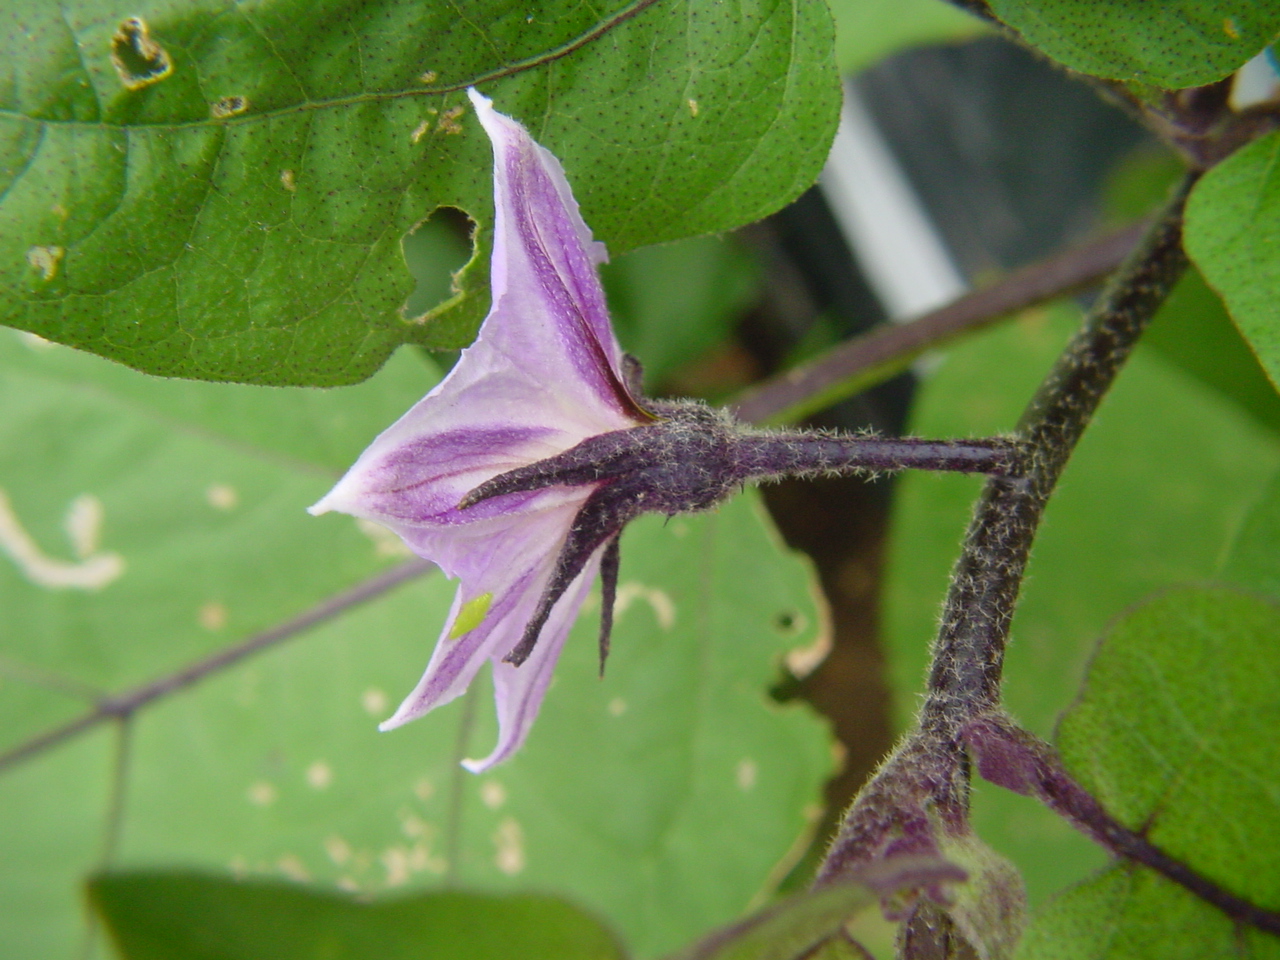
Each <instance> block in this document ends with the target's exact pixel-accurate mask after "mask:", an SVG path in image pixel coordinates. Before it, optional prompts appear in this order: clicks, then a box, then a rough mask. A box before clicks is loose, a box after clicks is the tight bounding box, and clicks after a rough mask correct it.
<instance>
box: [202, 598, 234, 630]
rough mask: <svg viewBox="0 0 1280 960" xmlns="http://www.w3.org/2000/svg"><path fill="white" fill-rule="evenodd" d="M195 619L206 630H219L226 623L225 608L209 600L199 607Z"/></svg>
mask: <svg viewBox="0 0 1280 960" xmlns="http://www.w3.org/2000/svg"><path fill="white" fill-rule="evenodd" d="M196 619H197V620H199V621H200V626H202V627H204V628H205V629H206V630H221V629H222V628H223V627H225V626H226V625H227V608H226V607H224V606H223V605H222V604H220V603H218V602H217V601H210V602H209V603H206V604H205V605H204V606H203V607H201V608H200V612H199V613H198V614H197V615H196Z"/></svg>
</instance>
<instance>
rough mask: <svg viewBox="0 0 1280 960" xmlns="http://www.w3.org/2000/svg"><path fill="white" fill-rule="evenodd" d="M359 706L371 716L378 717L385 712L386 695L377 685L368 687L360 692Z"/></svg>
mask: <svg viewBox="0 0 1280 960" xmlns="http://www.w3.org/2000/svg"><path fill="white" fill-rule="evenodd" d="M360 706H362V707H364V712H365V713H367V714H369V716H371V717H380V716H382V715H383V714H384V713H386V712H387V695H386V694H385V693H383V692H382V691H381V690H379V689H378V688H377V687H370V688H369V689H368V690H366V691H365V692H364V693H362V694H360Z"/></svg>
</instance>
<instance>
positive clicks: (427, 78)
mask: <svg viewBox="0 0 1280 960" xmlns="http://www.w3.org/2000/svg"><path fill="white" fill-rule="evenodd" d="M439 77H440V74H438V73H436V72H435V71H434V70H428V71H427V72H426V73H424V74H423V75H422V76H420V77H419V78H418V79H419V80H421V81H422V82H423V83H435V82H436V80H437V79H439Z"/></svg>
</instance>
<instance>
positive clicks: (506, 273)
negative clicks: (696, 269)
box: [311, 90, 1017, 773]
mask: <svg viewBox="0 0 1280 960" xmlns="http://www.w3.org/2000/svg"><path fill="white" fill-rule="evenodd" d="M469 95H470V97H471V102H472V104H474V106H475V110H476V114H477V116H478V117H479V120H480V123H481V125H482V126H483V127H484V130H485V132H486V133H487V134H488V136H489V139H490V141H491V142H492V145H493V155H494V240H493V261H492V269H491V276H492V308H491V309H490V311H489V315H488V316H487V317H486V318H485V321H484V324H483V325H482V327H481V329H480V333H479V336H478V337H477V338H476V341H475V343H474V344H473V345H472V346H471V347H469V348H468V349H466V350H464V351H463V353H462V357H461V359H460V360H459V361H458V363H457V364H456V365H455V366H454V368H453V370H452V371H451V372H450V374H449V375H448V376H447V377H446V378H445V379H444V380H443V381H442V382H441V383H440V384H439V385H438V386H437V387H436V388H435V389H434V390H432V391H431V392H430V393H429V394H427V396H426V397H424V398H423V399H422V400H421V401H419V402H418V403H417V404H416V405H415V406H414V407H413V408H412V409H410V410H409V412H408V413H406V414H405V415H404V416H403V417H401V418H400V419H399V420H398V421H397V422H396V423H394V424H393V425H392V426H391V427H390V428H388V429H387V430H386V431H385V432H384V433H383V434H382V435H381V436H379V437H378V438H377V439H376V440H374V442H373V443H372V444H371V445H370V446H369V448H368V449H367V450H366V451H365V452H364V453H363V454H362V455H361V456H360V459H359V460H357V461H356V463H355V465H354V466H353V467H352V468H351V469H350V470H349V471H348V472H347V474H346V476H344V477H343V478H342V480H340V481H339V482H338V484H337V486H335V487H334V488H333V490H331V491H330V492H329V494H328V495H327V496H325V497H324V498H323V499H322V500H321V501H320V502H319V503H317V504H315V506H313V507H311V513H313V514H321V513H326V512H328V511H330V510H338V511H341V512H343V513H349V514H352V515H354V516H357V517H363V518H366V519H369V520H373V521H376V522H378V523H381V524H384V525H385V526H387V527H389V528H391V529H392V530H394V531H395V532H396V533H397V534H399V535H400V536H401V537H402V538H403V539H404V541H405V543H407V544H408V545H409V547H410V548H412V549H413V551H414V552H415V553H417V554H418V555H420V556H422V557H425V558H426V559H429V560H432V561H434V562H435V563H437V564H438V565H439V566H440V568H441V569H442V570H443V571H444V572H445V573H446V574H447V575H448V576H450V577H456V578H458V579H459V580H460V581H461V582H460V586H459V588H458V592H457V595H456V596H455V597H454V601H453V607H452V609H451V610H450V613H449V617H448V619H447V620H446V622H445V625H444V628H443V630H442V632H441V636H440V639H439V641H438V642H437V644H436V649H435V652H434V653H433V654H432V656H431V660H430V662H429V663H428V664H427V669H426V672H425V673H424V674H423V676H422V679H421V680H420V681H419V682H418V685H417V686H416V687H415V688H414V690H413V692H412V693H410V694H409V696H408V697H406V698H405V700H404V702H403V703H402V704H401V705H400V707H399V709H397V710H396V712H395V713H394V714H393V715H392V716H391V717H390V719H388V720H386V721H385V722H384V723H382V724H381V727H380V729H382V730H390V729H392V728H394V727H398V726H400V725H402V724H404V723H407V722H409V721H410V720H413V719H416V718H418V717H420V716H422V715H423V714H425V713H427V712H428V711H430V710H432V709H434V708H435V707H438V706H440V705H441V704H444V703H447V702H449V701H450V700H452V699H454V698H455V697H457V696H459V695H460V694H461V693H462V692H463V691H464V690H465V689H466V688H467V686H468V684H470V683H471V680H472V679H473V678H474V677H475V675H476V673H477V672H478V671H479V669H480V667H481V666H482V665H483V664H484V663H485V661H490V662H492V663H493V682H494V688H495V696H496V701H497V711H498V743H497V745H496V747H495V748H494V750H493V752H492V753H490V754H489V756H487V757H485V758H484V759H481V760H467V761H464V763H465V766H466V767H467V768H468V769H469V770H471V771H473V772H476V773H478V772H481V771H483V770H487V769H488V768H490V767H492V766H493V765H495V764H497V763H500V762H502V761H503V760H506V759H508V758H509V757H510V756H511V755H512V754H513V753H514V752H515V751H516V750H517V749H518V748H519V747H520V745H521V743H523V741H524V739H525V737H526V736H527V734H528V732H529V728H530V726H531V725H532V723H533V720H534V717H535V716H536V715H537V712H538V708H539V706H540V705H541V703H542V698H543V695H544V694H545V693H546V690H547V686H548V684H549V683H550V680H551V672H552V670H553V668H554V666H555V663H556V660H557V658H558V657H559V655H560V650H561V647H562V646H563V645H564V641H565V637H566V635H567V634H568V632H569V628H570V627H571V626H572V625H573V622H574V620H575V619H576V618H577V615H578V612H579V610H580V609H581V607H582V603H583V601H584V600H585V599H586V596H587V593H588V591H589V589H590V587H591V584H592V582H593V581H594V580H595V577H596V574H597V573H600V574H601V575H602V591H603V606H602V612H601V626H600V656H601V667H602V668H603V663H604V658H605V656H606V655H607V653H608V645H609V633H610V628H611V624H612V616H613V601H614V597H615V594H616V587H617V581H618V567H619V552H618V539H619V536H620V534H621V532H622V528H623V527H624V526H625V525H626V523H627V522H628V521H630V520H632V519H634V518H635V517H637V516H639V515H640V514H642V513H662V514H666V515H668V516H670V515H674V514H677V513H685V512H690V511H698V510H706V509H708V508H711V507H713V506H714V505H715V504H717V503H718V502H720V501H721V500H723V499H725V498H726V497H728V496H729V494H730V493H732V492H733V491H734V490H735V489H736V488H737V487H739V486H740V485H742V484H743V483H745V482H747V481H753V480H766V479H774V478H780V477H784V476H804V475H813V474H821V473H851V472H873V471H879V470H896V469H901V468H903V467H908V466H920V467H925V468H930V469H949V470H963V471H969V472H986V473H1004V472H1008V471H1009V470H1010V469H1012V466H1013V464H1014V462H1015V460H1016V456H1015V455H1016V452H1017V451H1016V448H1015V447H1014V446H1013V445H1012V444H1011V443H1009V442H1008V441H1003V440H986V441H966V442H955V441H925V440H916V439H882V438H876V437H847V436H837V435H832V434H826V433H803V432H793V433H765V432H761V431H756V430H751V429H750V428H747V427H745V426H743V425H741V424H739V423H736V422H735V421H733V420H732V418H731V417H730V416H729V415H728V414H726V413H724V412H721V411H718V410H713V409H711V408H710V407H707V406H705V405H704V404H701V403H697V402H694V401H668V400H652V399H648V398H645V397H644V396H643V394H642V392H641V389H640V376H639V364H638V363H637V362H636V361H634V360H633V359H631V358H630V357H627V356H626V355H624V354H623V352H622V350H621V348H620V347H619V346H618V343H617V341H616V340H615V339H614V335H613V331H612V329H611V326H610V322H609V313H608V310H607V308H606V306H605V300H604V293H603V291H602V289H601V286H600V280H599V277H598V275H597V266H598V265H599V264H600V263H602V262H604V261H605V259H606V253H605V249H604V245H603V244H600V243H597V242H596V241H594V240H593V239H592V236H591V231H590V230H589V229H588V228H587V226H586V224H585V223H584V222H583V221H582V218H581V216H580V215H579V213H578V205H577V202H576V201H575V200H574V198H573V194H572V193H571V191H570V189H569V184H568V182H567V181H566V180H565V177H564V173H563V171H562V170H561V167H560V164H559V162H558V161H557V160H556V158H555V157H553V156H552V155H551V154H550V153H549V152H548V151H547V150H545V149H544V148H542V147H541V146H539V145H538V144H537V143H535V142H534V141H533V140H532V139H531V138H530V136H529V134H528V132H527V131H526V130H525V129H524V127H522V126H521V125H520V124H519V123H517V122H516V121H515V120H513V119H511V118H510V117H506V116H503V115H502V114H500V113H498V112H496V111H495V110H494V109H493V106H492V104H491V103H490V101H489V100H488V99H487V98H486V97H484V96H482V95H481V94H480V93H478V92H476V91H475V90H471V91H469Z"/></svg>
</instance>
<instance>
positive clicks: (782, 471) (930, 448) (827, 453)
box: [734, 433, 1019, 479]
mask: <svg viewBox="0 0 1280 960" xmlns="http://www.w3.org/2000/svg"><path fill="white" fill-rule="evenodd" d="M1018 454H1019V449H1018V445H1017V444H1016V443H1014V442H1012V441H1009V440H1003V439H1000V438H992V439H982V440H923V439H920V438H918V437H872V436H865V437H860V436H840V435H836V434H825V433H775V434H768V433H766V434H759V435H755V436H751V435H748V436H745V437H739V438H738V439H737V442H736V444H735V447H734V456H735V458H736V460H737V461H738V464H739V466H740V467H741V469H742V471H743V474H744V475H745V476H748V477H750V478H752V479H764V478H772V477H777V478H781V477H801V476H819V475H829V476H834V475H840V474H848V473H851V472H879V471H897V470H950V471H956V472H959V473H990V474H1007V473H1012V472H1014V471H1015V470H1016V469H1017V467H1018V459H1019V456H1018Z"/></svg>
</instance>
